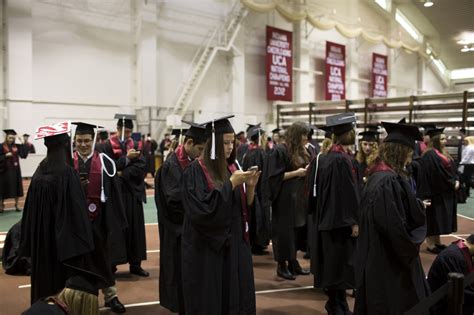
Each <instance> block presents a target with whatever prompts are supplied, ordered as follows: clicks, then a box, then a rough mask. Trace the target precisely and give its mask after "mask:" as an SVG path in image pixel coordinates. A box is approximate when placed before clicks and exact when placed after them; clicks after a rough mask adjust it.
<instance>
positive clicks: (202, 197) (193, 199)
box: [182, 163, 233, 250]
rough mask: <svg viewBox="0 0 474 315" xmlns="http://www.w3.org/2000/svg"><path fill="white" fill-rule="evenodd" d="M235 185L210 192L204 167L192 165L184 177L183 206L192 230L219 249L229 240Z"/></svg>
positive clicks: (228, 184)
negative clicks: (233, 187)
mask: <svg viewBox="0 0 474 315" xmlns="http://www.w3.org/2000/svg"><path fill="white" fill-rule="evenodd" d="M232 197H233V191H232V184H231V182H230V180H226V181H225V182H224V183H223V184H222V186H221V187H218V188H214V189H212V190H210V189H209V188H208V185H207V181H206V178H205V175H204V172H203V171H202V169H201V167H200V165H199V164H197V163H193V164H191V165H190V166H189V167H187V168H186V170H185V171H184V174H183V197H182V199H183V205H184V208H185V210H186V218H188V219H189V221H190V223H191V224H192V226H193V228H194V229H195V230H197V231H198V232H199V234H200V235H201V236H202V237H204V238H205V239H206V240H208V241H209V243H210V245H211V246H212V247H213V248H214V249H216V250H219V249H220V248H222V246H223V245H224V243H225V241H226V240H227V238H228V237H229V231H230V225H231V212H232Z"/></svg>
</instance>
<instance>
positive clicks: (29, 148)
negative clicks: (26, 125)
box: [23, 133, 36, 154]
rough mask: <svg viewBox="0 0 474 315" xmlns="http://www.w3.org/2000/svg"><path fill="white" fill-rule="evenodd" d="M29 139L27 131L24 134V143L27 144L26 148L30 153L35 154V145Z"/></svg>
mask: <svg viewBox="0 0 474 315" xmlns="http://www.w3.org/2000/svg"><path fill="white" fill-rule="evenodd" d="M29 139H30V135H29V134H27V133H25V134H23V145H24V146H25V150H27V151H28V154H30V153H32V154H35V153H36V149H35V146H34V144H33V143H31V142H29V141H28V140H29Z"/></svg>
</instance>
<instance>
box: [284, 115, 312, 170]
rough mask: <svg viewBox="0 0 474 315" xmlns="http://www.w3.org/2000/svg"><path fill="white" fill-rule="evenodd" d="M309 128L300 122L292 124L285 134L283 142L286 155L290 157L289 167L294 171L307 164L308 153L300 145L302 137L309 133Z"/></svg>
mask: <svg viewBox="0 0 474 315" xmlns="http://www.w3.org/2000/svg"><path fill="white" fill-rule="evenodd" d="M309 131H310V130H309V127H308V126H307V125H306V124H305V123H303V122H300V121H297V122H295V123H293V124H292V125H291V126H290V127H288V130H286V133H285V136H286V138H285V142H286V144H287V145H288V153H289V155H290V162H291V165H292V166H293V167H294V168H295V169H296V168H299V167H304V166H306V165H307V164H308V163H309V159H310V156H309V153H308V152H307V151H306V149H305V147H304V146H303V145H302V144H301V140H302V137H303V136H307V135H308V133H309Z"/></svg>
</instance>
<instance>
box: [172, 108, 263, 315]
mask: <svg viewBox="0 0 474 315" xmlns="http://www.w3.org/2000/svg"><path fill="white" fill-rule="evenodd" d="M230 117H233V116H227V117H225V118H220V119H217V120H213V121H211V122H209V123H207V125H206V138H207V139H208V140H207V142H206V145H205V147H204V152H203V155H202V157H201V158H199V159H196V160H194V161H193V162H192V163H191V164H190V165H189V166H188V167H187V168H186V169H185V171H184V174H183V189H184V191H183V195H182V199H183V205H184V209H185V212H184V223H183V234H182V241H181V254H182V272H183V273H182V277H183V294H184V302H185V308H186V314H191V315H194V314H206V315H208V314H215V315H218V314H221V315H224V314H226V315H227V314H229V315H232V314H236V315H237V314H239V315H241V314H242V315H243V314H256V306H255V285H254V277H253V265H252V253H251V251H250V243H249V229H248V224H249V219H250V216H249V211H252V206H253V203H254V194H255V186H256V184H257V182H258V178H259V175H260V171H247V172H243V171H240V170H238V169H237V166H236V164H235V163H234V161H235V147H234V143H235V134H234V130H233V128H232V125H231V124H230V122H229V120H228V118H230Z"/></svg>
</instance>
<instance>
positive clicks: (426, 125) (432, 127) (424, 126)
mask: <svg viewBox="0 0 474 315" xmlns="http://www.w3.org/2000/svg"><path fill="white" fill-rule="evenodd" d="M421 127H423V129H424V130H423V134H424V135H427V134H428V131H430V130H431V129H436V125H434V124H421Z"/></svg>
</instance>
